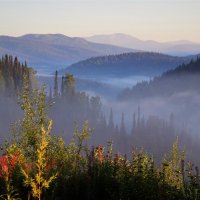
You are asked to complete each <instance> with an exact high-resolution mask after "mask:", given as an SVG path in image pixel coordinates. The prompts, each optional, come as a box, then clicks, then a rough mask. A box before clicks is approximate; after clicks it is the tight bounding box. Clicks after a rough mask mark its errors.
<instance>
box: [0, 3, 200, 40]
mask: <svg viewBox="0 0 200 200" xmlns="http://www.w3.org/2000/svg"><path fill="white" fill-rule="evenodd" d="M199 23H200V0H0V34H1V35H13V36H18V35H23V34H26V33H62V34H65V35H68V36H90V35H94V34H110V33H126V34H130V35H133V36H135V37H138V38H141V39H154V40H158V41H169V40H181V39H187V40H192V41H198V42H200V26H199Z"/></svg>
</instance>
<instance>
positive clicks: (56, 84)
mask: <svg viewBox="0 0 200 200" xmlns="http://www.w3.org/2000/svg"><path fill="white" fill-rule="evenodd" d="M53 97H54V98H57V97H58V71H57V70H56V72H55V78H54V93H53Z"/></svg>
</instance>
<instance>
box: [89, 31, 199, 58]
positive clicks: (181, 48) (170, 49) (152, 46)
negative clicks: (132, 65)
mask: <svg viewBox="0 0 200 200" xmlns="http://www.w3.org/2000/svg"><path fill="white" fill-rule="evenodd" d="M85 39H86V40H88V41H90V42H97V43H101V44H111V45H113V44H115V45H117V46H121V47H126V48H132V49H139V50H142V51H153V52H159V53H164V54H170V55H177V56H186V55H192V54H198V53H200V43H194V42H191V41H187V40H180V41H174V42H157V41H153V40H140V39H138V38H136V37H133V36H130V35H126V34H122V33H117V34H110V35H94V36H91V37H87V38H85Z"/></svg>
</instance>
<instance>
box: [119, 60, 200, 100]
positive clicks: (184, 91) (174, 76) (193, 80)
mask: <svg viewBox="0 0 200 200" xmlns="http://www.w3.org/2000/svg"><path fill="white" fill-rule="evenodd" d="M199 85H200V58H197V60H196V61H194V60H192V61H191V62H190V63H188V64H182V65H180V66H178V67H177V68H175V69H173V70H169V71H167V72H165V73H163V74H162V76H160V77H155V78H154V79H153V80H151V81H143V82H140V83H138V84H137V85H135V86H133V87H132V88H131V89H130V88H127V89H125V90H123V91H122V92H121V93H120V95H119V99H120V100H123V101H132V100H136V99H144V98H150V97H164V98H169V97H173V96H178V97H179V98H178V99H179V101H180V102H179V103H181V102H183V101H184V102H185V103H186V104H187V103H188V104H189V103H190V102H191V100H194V101H195V100H196V101H197V102H199V99H197V98H196V96H197V95H199V94H200V87H199ZM186 97H187V98H186ZM191 98H193V99H191ZM195 98H196V99H195Z"/></svg>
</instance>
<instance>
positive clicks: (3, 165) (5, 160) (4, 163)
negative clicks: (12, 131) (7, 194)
mask: <svg viewBox="0 0 200 200" xmlns="http://www.w3.org/2000/svg"><path fill="white" fill-rule="evenodd" d="M18 161H19V155H4V156H0V177H3V178H5V177H7V176H9V175H10V174H11V173H12V170H13V169H14V167H15V166H16V164H17V163H18Z"/></svg>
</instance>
